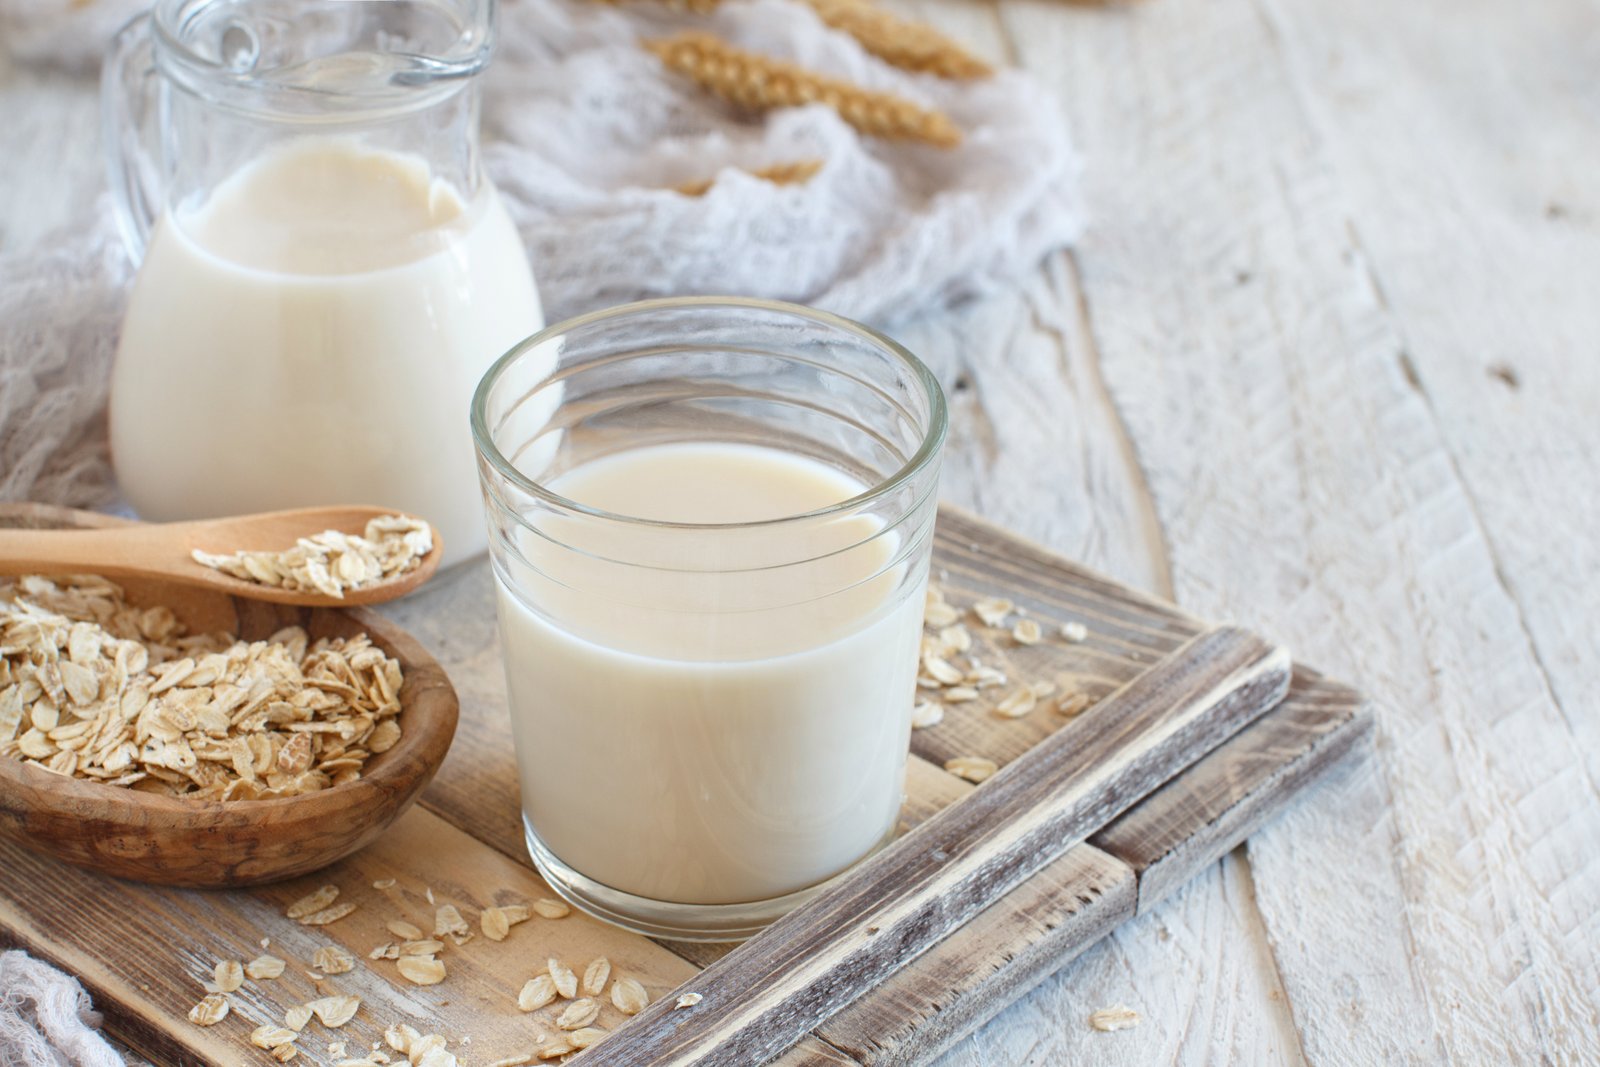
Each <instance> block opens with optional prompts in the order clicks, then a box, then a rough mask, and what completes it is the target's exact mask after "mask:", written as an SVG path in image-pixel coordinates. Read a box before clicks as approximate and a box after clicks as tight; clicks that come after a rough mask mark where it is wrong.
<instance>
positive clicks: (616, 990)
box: [611, 978, 650, 1015]
mask: <svg viewBox="0 0 1600 1067" xmlns="http://www.w3.org/2000/svg"><path fill="white" fill-rule="evenodd" d="M611 1003H613V1004H615V1005H616V1006H617V1010H618V1011H620V1012H621V1013H622V1014H624V1015H638V1014H639V1013H640V1012H641V1011H644V1009H645V1008H646V1007H647V1006H648V1005H649V1003H650V994H649V993H647V992H645V988H644V986H643V985H642V984H640V982H639V980H638V979H637V978H618V979H617V980H616V981H615V982H612V983H611Z"/></svg>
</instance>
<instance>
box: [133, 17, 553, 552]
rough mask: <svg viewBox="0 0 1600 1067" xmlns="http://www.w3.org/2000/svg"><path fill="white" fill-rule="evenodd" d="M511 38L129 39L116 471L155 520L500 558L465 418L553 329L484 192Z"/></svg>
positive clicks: (139, 32) (276, 25)
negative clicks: (409, 541)
mask: <svg viewBox="0 0 1600 1067" xmlns="http://www.w3.org/2000/svg"><path fill="white" fill-rule="evenodd" d="M493 31H494V5H493V2H492V0H157V3H156V4H155V7H154V8H153V9H152V11H151V12H150V13H149V14H147V15H144V16H141V17H140V18H138V19H136V20H134V21H133V22H132V23H130V24H129V25H128V26H127V27H126V28H125V29H124V30H123V31H122V32H121V34H120V35H119V36H118V38H117V40H116V42H115V43H114V44H113V46H112V50H111V53H110V55H109V57H108V59H107V63H106V69H105V73H104V78H103V83H102V89H103V97H104V104H105V108H104V110H105V116H106V134H107V141H108V144H109V146H110V149H111V156H110V166H111V180H112V189H113V193H114V194H115V196H114V199H115V200H116V201H117V203H118V206H119V212H118V215H119V222H120V224H121V228H122V231H123V235H124V237H125V238H126V240H127V244H128V247H129V249H130V251H131V252H132V254H133V257H134V259H135V261H136V262H138V263H139V269H138V274H137V277H136V279H135V282H134V286H133V289H132V292H131V295H130V298H129V303H128V309H127V314H126V319H125V321H124V324H123V329H122V335H121V340H120V343H119V346H118V349H117V355H116V362H115V364H114V371H113V374H112V381H111V445H112V454H113V456H112V458H113V460H114V463H115V466H116V471H117V475H118V480H119V482H120V484H121V487H122V490H123V492H124V494H125V495H126V497H127V499H128V501H129V502H130V503H131V504H132V505H133V506H134V508H135V509H137V510H138V512H139V513H140V514H141V515H142V516H143V517H145V518H148V519H153V520H176V519H191V518H203V517H209V516H214V515H221V514H231V513H238V512H252V511H270V510H276V509H280V508H290V507H301V506H309V505H317V504H378V505H383V506H388V507H393V508H396V509H399V510H403V511H408V512H411V513H414V514H416V515H420V516H422V517H423V518H426V519H428V520H429V521H430V522H432V523H433V524H434V526H435V528H436V529H437V530H438V532H439V534H440V535H441V537H442V539H443V542H444V547H445V553H446V562H447V563H449V562H454V561H457V560H461V559H465V558H467V557H469V556H472V555H475V554H477V553H479V552H482V551H483V549H484V547H485V544H486V541H485V535H484V528H483V522H482V517H481V504H480V502H479V496H478V487H477V479H476V477H475V476H474V473H473V466H474V465H473V454H472V441H471V437H470V434H469V433H468V431H467V428H466V426H465V425H464V422H463V420H462V417H461V415H462V413H463V412H464V411H466V410H467V406H468V403H469V401H470V399H471V396H472V390H473V388H474V387H475V386H476V385H477V382H478V380H479V378H481V377H482V376H483V373H484V371H485V370H486V369H487V367H488V365H489V363H490V362H491V361H492V359H493V357H494V354H495V353H498V352H503V351H504V350H505V349H506V348H508V347H509V346H510V345H512V344H513V343H515V342H516V341H517V340H519V339H520V338H523V337H526V336H527V335H528V334H529V333H531V332H533V331H535V330H538V329H540V328H541V327H542V326H543V324H544V322H543V315H542V312H541V310H540V304H539V295H538V292H537V290H536V289H535V286H534V281H533V275H532V273H531V272H530V270H529V266H528V260H527V256H526V253H525V252H524V249H523V245H522V242H521V240H520V238H519V236H518V234H517V230H516V228H515V226H513V224H512V220H511V217H510V215H509V214H508V213H507V211H506V209H505V207H504V206H503V205H502V203H501V201H500V198H499V197H498V196H497V195H496V193H495V190H494V187H493V186H492V185H491V184H490V182H489V181H488V179H487V178H486V177H485V176H484V174H483V172H482V169H481V168H480V166H479V153H478V114H479V96H480V81H481V78H482V74H483V72H484V69H485V67H486V65H487V63H488V61H489V56H490V50H491V45H492V39H493Z"/></svg>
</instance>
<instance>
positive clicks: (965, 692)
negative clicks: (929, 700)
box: [941, 685, 978, 704]
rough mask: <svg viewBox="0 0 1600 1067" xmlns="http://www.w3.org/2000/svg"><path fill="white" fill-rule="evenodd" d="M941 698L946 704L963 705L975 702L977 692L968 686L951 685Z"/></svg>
mask: <svg viewBox="0 0 1600 1067" xmlns="http://www.w3.org/2000/svg"><path fill="white" fill-rule="evenodd" d="M941 697H942V698H943V700H944V702H945V703H946V704H965V703H966V702H967V701H969V700H977V699H978V691H977V690H976V689H974V688H972V686H970V685H953V686H951V687H950V688H949V689H946V690H945V691H944V692H943V693H942V694H941Z"/></svg>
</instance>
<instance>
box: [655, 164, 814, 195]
mask: <svg viewBox="0 0 1600 1067" xmlns="http://www.w3.org/2000/svg"><path fill="white" fill-rule="evenodd" d="M739 169H740V170H742V171H744V172H745V173H747V174H751V175H754V176H755V177H757V178H760V179H761V180H762V181H767V182H771V183H772V184H773V185H803V184H805V183H806V182H808V181H810V180H811V178H812V176H813V175H815V174H816V173H817V171H819V170H821V169H822V160H820V159H801V160H796V161H795V162H793V163H774V164H772V165H771V166H768V167H757V168H755V169H753V170H752V169H751V168H749V167H740V168H739ZM716 180H717V179H716V178H701V179H699V180H698V181H692V182H684V183H682V184H681V185H674V186H673V188H674V189H675V190H677V191H678V192H680V193H682V194H683V195H684V196H704V195H705V194H706V193H708V192H710V191H711V186H712V185H714V184H715V183H716Z"/></svg>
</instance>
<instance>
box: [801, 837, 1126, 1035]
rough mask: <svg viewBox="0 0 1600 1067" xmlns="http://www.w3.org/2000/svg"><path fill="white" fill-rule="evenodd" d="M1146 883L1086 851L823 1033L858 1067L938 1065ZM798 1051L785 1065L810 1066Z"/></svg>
mask: <svg viewBox="0 0 1600 1067" xmlns="http://www.w3.org/2000/svg"><path fill="white" fill-rule="evenodd" d="M1137 896H1138V878H1137V876H1136V875H1135V874H1134V872H1133V870H1132V869H1131V868H1129V867H1128V866H1127V865H1126V864H1124V863H1122V862H1120V861H1118V860H1116V859H1115V858H1113V857H1111V856H1109V855H1107V854H1106V853H1104V852H1101V851H1100V850H1099V849H1097V848H1094V847H1093V846H1092V845H1079V846H1077V847H1076V848H1073V849H1071V850H1070V851H1069V852H1067V854H1066V855H1064V856H1062V857H1061V858H1060V859H1058V860H1056V861H1054V862H1053V863H1051V864H1049V865H1048V866H1046V867H1045V868H1044V869H1043V870H1041V871H1039V873H1037V874H1035V875H1033V876H1032V877H1031V878H1029V879H1027V880H1026V881H1025V882H1023V883H1022V884H1021V885H1019V886H1018V887H1017V888H1015V889H1013V890H1012V891H1011V892H1009V893H1007V894H1006V895H1005V896H1003V897H1001V898H1000V899H999V900H998V901H996V902H995V903H994V904H992V905H990V906H989V907H988V908H987V909H985V910H984V911H983V912H982V913H980V914H979V915H978V916H977V917H976V918H974V919H973V920H972V921H971V922H969V923H967V924H966V925H964V926H962V927H960V928H959V929H957V930H956V931H955V932H954V933H952V934H951V935H950V936H948V937H946V938H945V939H944V940H943V941H941V942H939V944H937V945H935V946H934V947H933V948H932V949H931V950H929V951H928V952H927V953H926V954H924V955H923V956H921V957H919V958H918V959H917V961H916V963H915V964H914V965H913V966H911V967H907V968H905V969H903V970H901V971H899V972H898V973H896V974H894V975H893V976H891V977H890V978H888V979H887V980H885V981H883V982H881V983H879V984H877V985H875V986H873V987H872V988H871V989H870V990H869V991H867V993H866V994H865V995H863V996H861V997H859V998H858V999H856V1000H855V1001H854V1002H853V1003H851V1004H850V1005H849V1006H848V1007H846V1008H844V1009H843V1010H842V1011H840V1012H839V1013H838V1014H837V1015H835V1016H834V1017H833V1018H831V1019H829V1020H828V1021H827V1022H826V1023H824V1024H823V1025H822V1026H820V1027H818V1028H817V1030H816V1034H817V1036H818V1037H821V1038H822V1039H823V1040H824V1041H826V1042H827V1044H828V1046H829V1047H830V1048H833V1049H843V1050H846V1051H847V1052H848V1053H849V1054H850V1056H851V1057H852V1059H851V1062H853V1063H857V1064H885V1065H887V1064H905V1065H912V1064H920V1063H927V1062H929V1061H930V1060H931V1059H932V1058H933V1057H934V1056H935V1055H937V1054H938V1053H939V1052H941V1051H943V1050H944V1049H945V1048H947V1047H948V1046H949V1045H951V1044H952V1043H953V1042H954V1041H955V1040H957V1039H958V1038H960V1037H963V1036H965V1035H966V1034H967V1033H968V1032H970V1031H971V1030H973V1029H975V1028H976V1027H977V1026H979V1025H981V1024H983V1023H985V1022H987V1021H988V1020H989V1019H990V1018H991V1017H992V1016H993V1015H994V1014H995V1013H996V1012H998V1011H999V1010H1000V1009H1002V1008H1004V1007H1005V1006H1006V1005H1008V1004H1010V1003H1011V1002H1012V1001H1014V1000H1016V999H1017V998H1019V997H1021V996H1023V995H1024V994H1026V993H1027V992H1028V991H1029V990H1030V989H1032V988H1033V987H1034V986H1035V985H1037V984H1038V983H1039V982H1040V981H1042V980H1043V979H1045V978H1047V977H1048V976H1049V975H1051V974H1053V973H1055V972H1056V971H1057V970H1060V969H1061V967H1062V966H1063V965H1065V964H1066V963H1067V962H1068V961H1070V960H1071V959H1072V958H1073V957H1075V956H1076V955H1078V953H1080V952H1082V951H1084V950H1085V949H1086V948H1088V947H1089V946H1090V945H1092V944H1094V943H1095V942H1097V941H1099V940H1100V939H1101V938H1102V937H1104V936H1105V935H1106V934H1108V933H1109V932H1110V931H1111V930H1112V929H1113V928H1114V927H1116V926H1117V925H1119V924H1121V923H1123V922H1125V921H1126V920H1128V919H1130V918H1132V916H1133V913H1134V909H1135V903H1136V900H1137ZM797 1051H799V1050H795V1051H791V1052H790V1053H788V1054H786V1055H783V1056H780V1057H779V1058H778V1059H777V1060H776V1061H775V1062H776V1063H777V1064H779V1065H781V1067H795V1065H797V1064H799V1063H802V1062H806V1056H807V1055H808V1054H809V1053H807V1054H804V1055H799V1056H797V1055H796V1054H795V1053H796V1052H797Z"/></svg>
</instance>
